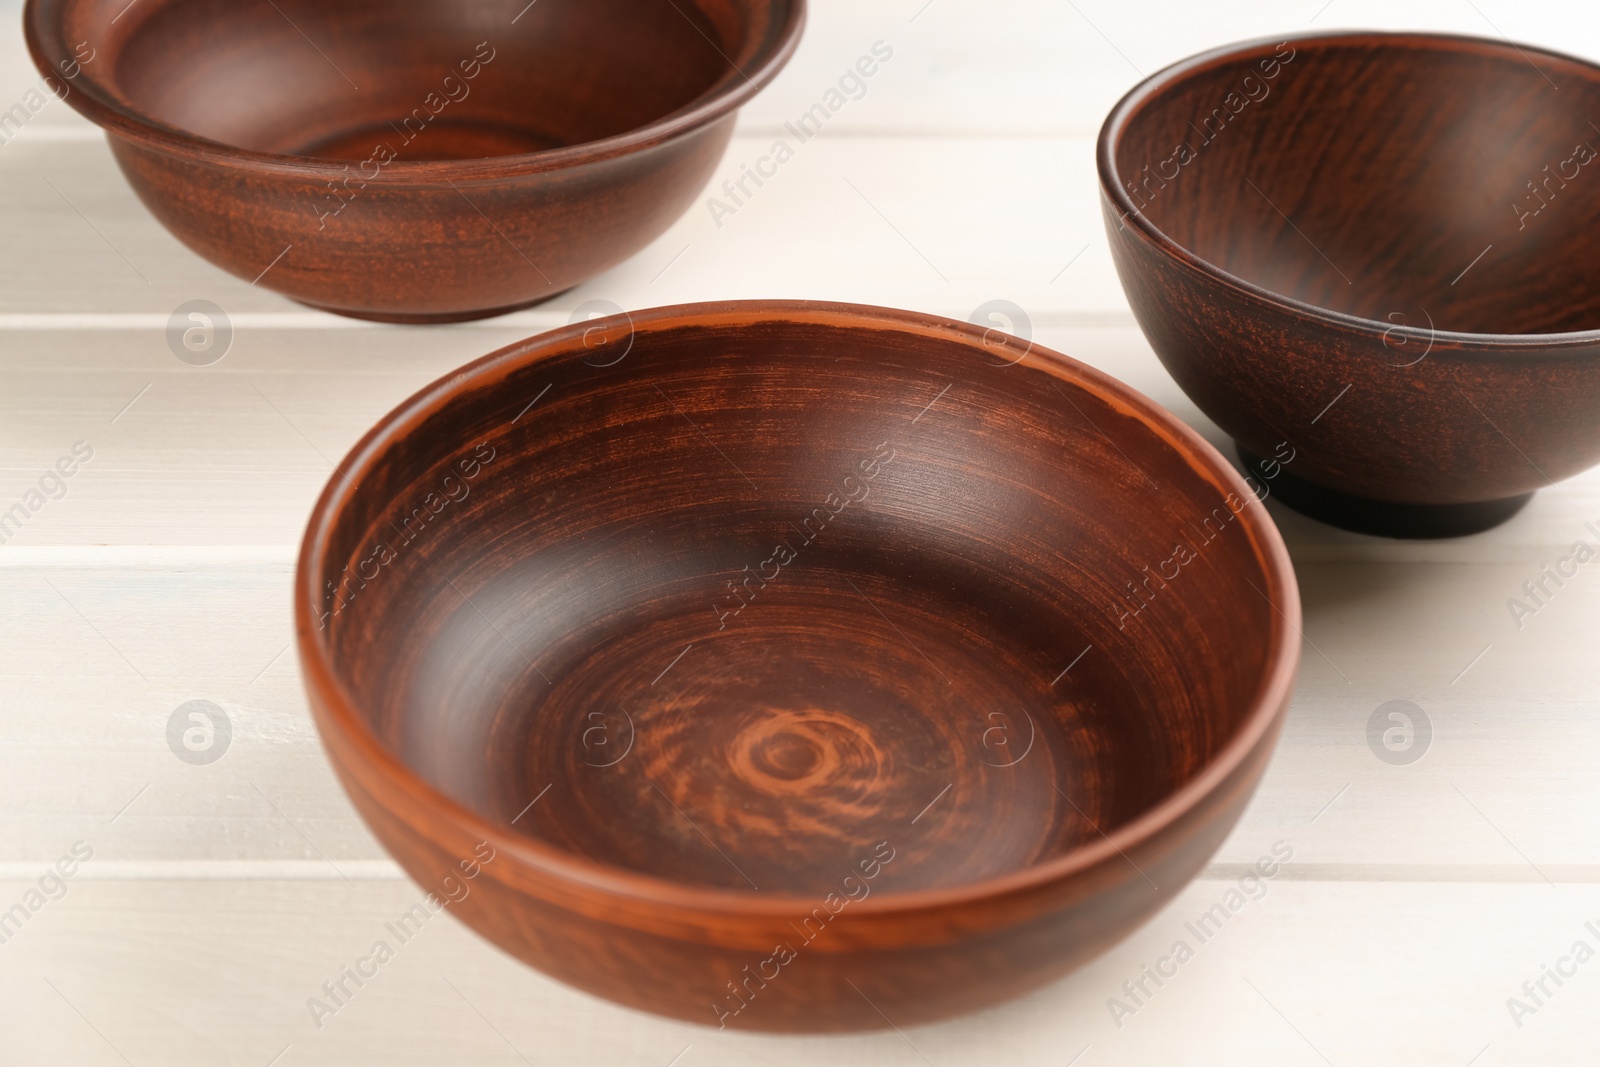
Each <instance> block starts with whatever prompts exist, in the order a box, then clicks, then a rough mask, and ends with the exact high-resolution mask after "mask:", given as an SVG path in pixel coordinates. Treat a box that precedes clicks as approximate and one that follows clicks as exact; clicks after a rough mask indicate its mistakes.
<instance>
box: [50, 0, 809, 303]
mask: <svg viewBox="0 0 1600 1067" xmlns="http://www.w3.org/2000/svg"><path fill="white" fill-rule="evenodd" d="M804 7H805V0H538V3H529V2H528V0H473V2H471V3H444V2H440V0H339V2H338V3H325V2H318V0H140V2H139V3H136V4H129V3H128V2H127V0H28V4H27V7H26V9H25V13H24V21H25V24H26V30H27V37H28V46H29V48H30V49H31V50H32V52H33V57H34V61H35V63H37V64H38V66H39V68H40V70H41V71H43V72H45V73H46V74H47V75H49V76H50V78H51V84H52V86H53V87H56V88H57V92H58V95H61V94H65V96H66V100H67V102H68V103H70V104H71V105H72V106H74V107H76V108H77V109H78V110H79V111H81V112H83V113H84V114H85V115H87V116H88V117H89V118H90V119H92V120H94V121H95V122H96V123H98V124H100V125H101V126H103V127H105V129H106V131H107V133H108V134H109V136H110V141H111V147H112V150H113V152H114V153H115V155H116V157H117V161H118V163H120V164H121V166H122V170H123V173H124V174H126V175H127V177H128V181H129V182H130V183H131V184H132V185H133V188H134V190H135V191H136V192H137V193H138V194H139V197H140V199H142V200H143V201H144V203H145V205H146V206H147V207H148V208H149V209H150V210H151V212H152V213H154V214H155V216H156V217H157V218H158V219H160V220H161V222H162V224H163V225H165V226H166V227H167V228H168V229H169V230H171V231H172V232H173V233H174V234H175V235H176V236H177V237H178V238H179V239H180V240H181V241H183V242H184V243H185V244H187V245H188V246H189V247H190V248H192V249H194V250H195V251H196V252H198V253H199V254H200V255H202V256H204V257H205V258H207V259H209V260H211V261H212V262H213V263H215V264H217V265H218V266H220V267H223V268H224V269H226V270H229V271H231V272H233V273H234V274H237V275H238V276H240V277H241V278H246V279H250V280H253V281H257V282H258V283H259V284H260V285H262V286H265V287H266V288H269V289H275V290H277V291H278V292H280V293H284V294H285V295H287V296H290V297H293V298H294V299H296V300H300V301H303V302H304V303H307V304H312V305H316V306H318V307H323V308H326V309H328V310H331V311H337V312H340V313H342V314H346V315H353V316H356V317H359V318H373V319H384V320H389V321H395V322H439V321H449V320H453V319H468V318H478V317H482V316H485V315H492V314H496V313H498V312H501V311H507V310H510V309H512V308H514V307H519V306H523V305H527V304H530V303H534V302H537V301H539V300H543V299H545V298H548V297H550V296H553V295H554V294H556V293H558V292H560V291H561V290H563V289H567V288H569V287H571V286H573V285H576V284H578V283H579V282H581V281H583V280H584V279H586V278H588V277H590V276H592V275H594V274H596V273H598V272H600V271H602V270H605V269H606V268H608V267H611V266H613V265H615V264H617V263H619V262H621V261H622V260H623V259H625V258H627V257H628V256H630V255H632V254H633V253H634V252H636V251H638V250H639V249H640V248H642V247H644V246H645V245H646V244H648V243H649V242H650V241H651V240H652V239H654V238H655V237H656V236H658V235H659V234H660V233H661V232H662V231H664V230H665V229H666V228H667V227H668V226H669V225H670V224H671V223H672V221H673V220H674V219H676V218H677V217H678V216H679V215H680V214H681V213H682V212H683V210H684V209H685V208H686V207H687V206H688V205H689V204H690V203H691V202H692V201H693V199H694V198H695V196H696V195H697V194H698V192H699V190H700V189H701V188H703V187H704V185H705V183H706V181H707V179H708V178H709V177H710V175H711V172H712V170H713V169H714V168H715V166H716V164H717V162H718V160H720V159H721V157H722V154H723V150H724V148H725V147H726V145H727V143H728V138H729V136H730V135H731V134H732V132H733V124H734V118H735V111H736V109H737V108H738V107H739V106H740V105H741V104H742V103H744V102H745V101H746V100H748V99H750V97H752V96H753V95H755V93H756V92H757V91H758V90H759V89H760V88H761V87H762V86H763V85H765V84H766V83H767V82H768V81H770V80H771V79H772V78H773V76H774V75H776V73H777V72H778V70H779V69H780V68H781V67H782V66H783V64H784V63H785V62H786V61H787V60H788V58H789V55H790V53H791V52H792V51H793V50H794V47H795V45H796V43H797V42H798V40H799V36H800V30H801V24H802V22H803V21H804Z"/></svg>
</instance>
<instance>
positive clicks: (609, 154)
mask: <svg viewBox="0 0 1600 1067" xmlns="http://www.w3.org/2000/svg"><path fill="white" fill-rule="evenodd" d="M75 2H78V0H25V4H24V6H23V11H22V22H23V30H24V36H25V37H26V39H27V44H28V52H29V54H30V55H31V56H32V58H33V62H34V66H35V67H36V68H38V70H39V72H40V73H41V74H42V75H44V76H46V77H50V78H55V79H57V80H59V79H60V77H61V75H59V74H58V73H57V70H58V66H59V64H60V63H63V62H70V61H72V60H73V59H74V56H72V55H71V54H69V53H68V52H65V51H63V50H62V48H61V46H62V45H64V44H65V42H64V41H62V40H61V38H60V33H59V24H60V20H59V15H60V13H61V12H62V11H63V10H65V9H66V7H67V6H68V5H69V4H72V3H75ZM683 2H687V3H689V4H691V5H692V6H698V5H696V4H695V0H683ZM750 2H751V4H752V6H754V7H757V8H762V7H764V8H767V9H769V10H777V9H779V7H780V5H786V6H787V8H788V17H787V18H786V19H785V20H784V21H783V22H782V23H781V24H775V25H774V29H773V32H772V33H770V34H769V35H768V38H767V40H766V41H765V42H764V44H763V46H762V47H759V48H757V49H755V50H754V51H753V52H752V53H751V55H752V56H753V57H754V60H755V61H754V62H750V61H748V60H747V61H746V63H744V64H742V65H741V64H737V63H735V62H734V60H733V59H731V58H730V57H729V56H728V54H727V53H726V52H723V50H722V48H721V46H720V45H718V43H717V42H715V41H711V42H710V43H711V46H712V47H713V48H715V49H716V50H717V51H718V52H719V53H720V54H721V55H722V58H723V60H724V61H725V63H726V65H727V69H726V70H724V71H723V73H722V76H721V77H719V78H718V79H717V80H716V81H715V82H713V83H712V84H711V85H710V86H708V87H707V88H706V89H704V90H702V91H701V92H700V93H699V94H698V95H696V96H695V97H694V98H693V99H691V100H689V101H687V102H686V103H684V104H682V105H681V106H679V107H677V108H674V109H673V110H672V111H669V112H668V113H667V114H665V115H662V116H659V117H658V118H656V119H653V120H651V121H650V122H647V123H645V124H644V125H642V126H636V127H634V128H633V129H631V130H625V131H623V132H622V133H618V134H613V135H611V136H609V137H602V138H599V139H597V140H593V141H584V142H581V143H579V144H574V145H564V146H562V147H560V148H548V149H544V150H542V151H539V152H523V153H518V154H514V155H504V156H485V157H482V158H474V159H426V160H424V159H413V160H405V159H395V160H393V161H391V162H389V163H386V164H384V165H383V166H382V167H381V168H379V171H378V174H377V175H376V176H375V177H372V178H368V177H367V176H366V175H365V174H363V175H362V180H363V181H366V182H368V183H369V184H376V185H382V184H393V185H405V184H416V183H430V182H432V183H439V184H444V183H447V182H448V181H449V180H450V179H494V178H507V177H516V176H521V175H527V174H541V173H545V172H548V171H554V170H562V169H565V168H568V167H577V166H582V165H584V164H588V163H598V162H601V161H604V160H608V159H615V158H617V157H619V156H625V155H628V154H630V153H632V152H637V151H640V150H643V149H646V148H650V147H653V146H655V145H658V144H662V143H664V142H666V141H670V140H673V139H675V138H677V137H681V136H683V135H685V134H688V133H692V132H694V131H696V130H698V129H701V128H703V127H705V126H709V125H711V124H712V123H714V122H716V121H717V120H718V119H721V118H723V117H725V116H727V115H729V114H731V113H732V112H734V111H735V110H737V109H738V108H740V107H742V106H744V105H745V104H746V103H748V102H749V101H750V99H751V98H752V97H754V96H755V95H756V94H757V93H758V92H760V91H761V90H762V89H764V88H765V87H766V86H767V85H768V83H770V82H771V81H772V80H773V79H774V78H775V77H777V75H778V72H779V71H781V70H782V69H783V68H784V66H785V65H786V64H787V63H788V62H789V59H790V58H791V57H792V56H793V55H794V52H795V49H796V48H797V47H798V46H799V44H800V37H801V34H802V31H803V30H804V29H805V23H806V7H807V4H808V2H809V0H750ZM673 6H674V7H677V3H676V2H675V3H674V4H673ZM679 13H680V14H683V12H682V11H681V10H680V11H679ZM118 17H120V16H118ZM684 18H686V19H687V18H688V16H687V15H684ZM690 24H691V25H694V23H693V21H692V20H690ZM698 28H699V27H698V26H696V29H698ZM702 36H704V34H702ZM707 40H708V41H709V40H710V39H709V38H707ZM737 54H739V53H738V52H735V55H737ZM71 84H72V88H73V91H72V92H70V93H69V94H68V95H67V96H66V97H64V99H65V100H66V101H67V103H68V104H69V105H70V106H72V107H73V108H74V109H76V110H77V111H78V112H80V113H81V114H83V115H84V116H85V117H86V118H88V119H89V120H90V121H91V122H93V123H95V124H96V125H97V126H100V127H101V128H102V129H104V130H105V131H106V132H107V133H109V134H112V135H115V136H117V137H121V138H124V139H126V140H129V141H133V142H135V143H137V144H140V145H143V146H145V147H149V148H154V149H158V150H162V151H166V152H170V153H175V154H177V155H181V156H188V157H192V158H197V159H201V160H203V161H205V162H208V163H212V164H215V165H220V166H231V167H240V168H247V169H250V170H252V171H256V172H266V173H274V174H280V175H285V176H292V177H300V178H305V177H308V176H309V177H312V178H314V179H317V180H322V179H330V180H331V179H332V178H336V177H343V176H345V175H346V174H347V173H348V171H349V169H350V167H351V166H352V163H353V161H352V160H348V159H346V160H338V159H332V158H329V157H323V156H300V155H286V154H283V153H278V152H260V151H256V150H254V149H249V148H241V147H239V146H237V145H230V144H227V143H226V142H223V141H215V140H212V139H211V138H209V137H202V136H200V135H199V134H196V133H191V132H190V131H188V130H184V129H182V128H180V127H177V126H171V125H168V124H167V123H164V122H162V121H160V120H159V119H156V118H154V117H153V116H149V115H146V114H144V113H143V112H140V111H138V110H135V109H134V108H131V107H129V106H127V105H125V104H123V103H122V102H120V101H119V100H118V99H117V97H116V95H115V93H113V92H111V91H110V90H109V89H108V88H107V84H108V83H106V82H104V81H102V80H100V79H98V78H96V77H94V76H93V75H92V73H91V68H90V67H87V66H85V67H83V69H82V71H81V72H80V74H79V75H78V77H76V78H74V79H72V82H71Z"/></svg>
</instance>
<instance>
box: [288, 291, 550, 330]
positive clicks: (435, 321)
mask: <svg viewBox="0 0 1600 1067" xmlns="http://www.w3.org/2000/svg"><path fill="white" fill-rule="evenodd" d="M575 288H577V286H573V285H569V286H567V287H566V288H565V289H557V290H556V291H555V292H553V293H546V294H544V295H542V296H536V297H534V298H533V299H532V300H525V301H523V302H522V303H520V304H508V305H506V306H505V307H497V308H484V309H483V310H481V311H439V312H422V313H418V314H410V313H407V312H403V311H355V310H352V309H350V308H336V307H330V306H328V305H327V304H314V303H312V302H311V301H309V300H301V301H298V303H300V304H303V305H304V306H306V307H308V308H315V309H316V310H318V311H326V312H328V314H330V315H343V316H344V317H345V318H347V319H360V320H362V321H363V322H392V323H396V324H398V325H401V326H443V325H446V324H448V323H452V322H476V321H477V320H479V319H492V318H495V317H496V316H499V315H509V314H511V313H512V312H513V311H523V310H526V309H527V308H531V307H537V306H538V305H540V304H543V303H544V302H546V301H547V300H554V299H555V298H556V297H558V296H560V295H561V294H562V293H566V292H570V291H571V290H573V289H575ZM291 299H293V298H292V297H291Z"/></svg>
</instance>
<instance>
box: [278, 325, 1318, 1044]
mask: <svg viewBox="0 0 1600 1067" xmlns="http://www.w3.org/2000/svg"><path fill="white" fill-rule="evenodd" d="M296 618H297V625H298V633H299V636H298V641H299V650H300V655H301V659H302V663H303V666H304V669H305V678H306V682H307V687H308V691H309V695H310V699H311V703H312V707H313V708H314V711H315V714H316V718H317V722H318V725H319V728H320V730H321V733H322V737H323V741H324V743H325V745H326V748H327V751H328V754H329V757H330V758H331V760H332V762H333V764H334V767H335V768H336V770H337V771H338V773H339V775H340V777H341V779H342V781H343V783H344V785H345V787H346V789H347V790H348V791H349V793H350V795H351V797H352V798H353V800H354V801H355V804H356V806H357V807H358V808H359V810H360V811H361V813H362V814H363V816H364V817H365V818H366V819H367V821H368V823H369V824H370V825H371V827H372V829H373V830H374V831H375V832H376V834H377V835H378V836H379V838H380V839H381V840H382V841H383V842H384V843H385V845H386V846H387V847H388V848H389V849H390V850H391V851H392V852H393V854H394V855H395V856H396V857H397V858H398V859H399V860H400V862H401V863H402V864H403V865H404V866H405V867H406V869H407V870H408V871H409V872H410V873H411V874H412V876H413V877H414V878H416V879H417V880H418V881H419V882H420V883H421V884H423V885H425V886H434V885H437V884H439V883H440V881H441V879H443V878H445V877H447V876H449V875H450V874H451V872H453V871H456V870H458V868H459V867H460V865H461V864H462V863H463V862H471V861H472V857H473V856H474V855H475V853H476V852H477V850H479V849H482V848H485V847H486V848H489V849H490V850H492V852H493V854H494V855H495V857H496V858H495V860H494V862H493V863H489V864H483V865H482V869H481V873H478V874H477V878H476V881H475V882H474V888H473V890H472V892H471V894H470V896H468V897H466V899H464V900H462V901H460V902H459V903H458V904H456V905H455V906H454V908H453V909H452V910H453V911H454V913H455V914H457V915H459V916H460V917H461V918H462V919H463V920H465V921H466V922H468V923H469V924H471V925H472V926H474V927H475V928H477V929H478V930H479V931H480V932H482V933H483V934H484V935H485V936H486V937H488V938H489V939H490V940H492V941H494V942H495V943H496V944H498V945H500V946H501V947H502V948H504V949H506V950H507V951H509V952H512V953H514V954H516V955H517V956H519V957H521V958H522V959H524V960H526V961H528V962H529V963H532V964H533V965H535V966H537V967H539V968H541V969H543V970H545V971H547V972H549V973H550V974H553V975H555V976H557V977H559V978H561V979H563V980H565V981H567V982H570V983H573V984H575V985H577V986H580V987H582V988H584V989H587V990H590V991H592V992H595V993H597V994H599V995H601V996H605V997H609V998H612V999H614V1000H617V1001H620V1002H622V1003H625V1004H629V1005H632V1006H635V1007H639V1008H644V1009H647V1010H650V1011H655V1012H661V1013H664V1014H668V1015H673V1016H677V1017H680V1018H683V1019H687V1020H690V1021H693V1022H696V1023H702V1024H708V1025H713V1026H731V1027H741V1028H754V1029H786V1030H826V1029H853V1028H866V1027H878V1026H883V1025H885V1021H884V1020H885V1015H884V1014H880V1011H881V1012H883V1013H887V1015H888V1017H890V1018H893V1019H894V1020H896V1022H898V1023H909V1022H914V1021H921V1020H930V1019H936V1018H940V1017H943V1016H946V1015H949V1014H952V1013H955V1012H959V1011H964V1010H968V1009H972V1008H976V1007H979V1006H982V1005H985V1004H989V1003H993V1002H995V1001H998V1000H1001V999H1003V998H1006V997H1009V996H1012V995H1014V994H1017V993H1020V992H1022V991H1024V990H1027V989H1029V988H1032V987H1035V986H1038V985H1039V984H1041V983H1044V982H1047V981H1049V980H1050V979H1051V978H1053V977H1055V976H1058V975H1060V974H1062V973H1063V972H1065V971H1066V970H1068V969H1070V968H1072V967H1073V966H1075V965H1077V964H1079V963H1081V962H1082V961H1084V960H1085V959H1087V958H1089V957H1090V956H1092V955H1094V954H1095V953H1096V952H1098V951H1100V950H1102V949H1104V948H1105V947H1107V946H1108V945H1110V944H1111V943H1112V942H1114V941H1115V940H1117V939H1118V938H1120V937H1122V936H1123V935H1124V934H1126V933H1127V932H1128V931H1129V930H1130V929H1132V928H1133V927H1134V926H1135V925H1137V924H1138V923H1140V922H1141V921H1142V920H1144V919H1145V918H1147V917H1148V916H1149V915H1150V914H1151V913H1152V912H1153V911H1155V910H1156V909H1157V908H1159V907H1160V906H1161V905H1162V903H1163V902H1164V901H1166V900H1167V899H1169V898H1170V897H1171V896H1172V895H1173V894H1174V893H1176V892H1177V891H1178V890H1179V889H1180V888H1181V887H1182V886H1183V885H1184V884H1185V882H1186V881H1187V880H1188V879H1189V878H1191V877H1192V876H1193V875H1194V874H1195V872H1196V871H1198V870H1199V869H1200V867H1201V866H1202V865H1203V864H1204V863H1205V862H1206V860H1207V858H1208V857H1209V856H1210V855H1211V854H1212V852H1213V850H1214V849H1215V848H1216V847H1217V845H1218V844H1219V843H1220V842H1221V841H1222V839H1223V837H1224V836H1225V835H1226V834H1227V832H1228V830H1229V828H1230V827H1231V826H1232V825H1233V823H1234V821H1235V820H1236V819H1237V817H1238V815H1239V813H1240V811H1241V810H1242V808H1243V806H1244V804H1245V802H1246V800H1247V799H1248V797H1249V796H1250V794H1251V791H1252V789H1253V788H1254V786H1255V783H1256V781H1257V779H1258V778H1259V776H1260V774H1261V772H1262V770H1263V768H1264V766H1265V764H1266V761H1267V759H1268V756H1269V754H1270V752H1271V749H1272V745H1273V742H1274V739H1275V737H1276V734H1277V731H1278V726H1279V723H1280V720H1281V717H1282V715H1283V712H1284V709H1285V706H1286V703H1287V700H1288V696H1289V687H1290V683H1291V679H1292V675H1293V672H1294V669H1295V665H1296V662H1297V650H1298V637H1297V628H1298V625H1299V623H1298V619H1299V601H1298V596H1297V592H1296V588H1295V583H1294V578H1293V574H1292V572H1291V570H1290V566H1289V562H1288V558H1287V556H1286V554H1285V551H1284V549H1283V546H1282V543H1281V541H1280V540H1279V538H1278V535H1277V532H1276V530H1275V528H1274V527H1273V526H1272V524H1271V521H1270V520H1269V519H1268V518H1267V517H1266V514H1265V511H1264V509H1263V508H1262V507H1261V505H1260V504H1259V503H1257V502H1256V501H1255V499H1254V497H1253V495H1252V490H1251V488H1250V487H1247V485H1246V484H1245V482H1244V481H1242V480H1241V479H1240V478H1239V477H1238V476H1237V475H1236V474H1235V473H1234V472H1233V471H1232V470H1231V468H1229V467H1228V466H1227V464H1226V463H1225V462H1224V461H1223V460H1222V459H1221V457H1219V456H1218V455H1217V454H1216V452H1215V451H1214V450H1213V449H1212V448H1210V446H1208V445H1206V444H1205V443H1204V442H1203V441H1201V440H1200V439H1199V438H1198V437H1197V436H1196V435H1195V434H1194V433H1192V432H1191V431H1189V430H1188V429H1187V428H1185V427H1184V426H1182V425H1181V424H1180V423H1179V422H1177V420H1175V419H1174V418H1173V417H1172V416H1171V415H1169V414H1167V413H1166V412H1165V411H1163V410H1162V409H1160V408H1159V407H1157V406H1156V405H1154V404H1153V403H1152V402H1150V401H1149V400H1146V399H1145V398H1143V397H1142V396H1139V395H1138V394H1136V393H1134V392H1132V391H1131V390H1129V389H1128V388H1127V387H1125V386H1123V385H1121V384H1120V383H1118V382H1116V381H1114V380H1112V379H1110V378H1107V377H1106V376H1104V375H1102V374H1100V373H1098V372H1096V371H1094V370H1092V369H1090V368H1088V367H1085V366H1083V365H1082V364H1079V363H1076V362H1075V361H1073V360H1071V359H1068V358H1066V357H1064V356H1061V355H1057V354H1056V353H1053V352H1049V351H1047V350H1045V349H1042V348H1038V347H1033V348H1029V347H1028V346H1027V345H1025V344H1024V343H1022V342H1019V341H1016V340H1015V339H1011V338H1008V337H1006V336H1003V335H999V334H996V333H990V334H987V335H986V334H984V333H983V332H982V331H980V330H979V329H977V328H975V327H972V326H969V325H966V324H958V323H954V322H951V321H948V320H944V319H940V318H937V317H934V316H928V315H917V314H911V313H907V312H894V311H886V310H882V309H874V308H863V307H854V306H848V305H833V304H809V303H733V304H721V305H697V306H691V307H679V308H665V309H657V310H653V311H648V312H638V313H635V314H634V315H633V316H632V317H631V318H629V317H619V318H615V319H609V320H600V321H597V322H595V323H593V324H590V325H587V326H577V327H571V328H567V329H564V330H559V331H556V332H553V333H550V334H546V335H543V336H541V337H536V338H533V339H531V340H529V341H525V342H523V343H521V344H518V345H515V346H512V347H511V348H508V349H504V350H502V351H500V352H498V353H495V354H494V355H492V356H489V357H486V358H485V359H483V360H480V361H479V362H477V363H474V364H471V365H469V366H468V367H466V368H464V369H463V370H462V371H460V372H459V373H457V374H454V375H452V376H450V377H449V378H446V379H443V380H441V381H439V382H437V383H435V384H434V385H432V386H430V387H428V388H427V389H425V390H423V391H422V392H421V393H419V394H417V395H416V396H415V397H413V398H411V399H410V400H409V401H407V402H406V403H405V404H403V405H402V406H401V407H400V408H399V409H397V410H396V411H394V412H393V413H391V414H390V415H389V416H387V417H386V418H385V419H384V420H382V422H381V423H380V424H379V425H378V426H377V428H376V429H374V430H373V431H372V432H371V433H369V434H368V436H367V437H366V438H365V439H364V440H363V441H362V442H361V443H360V444H359V445H358V446H357V447H356V449H355V450H354V452H353V453H352V454H351V455H350V456H349V457H348V458H347V459H346V460H345V462H344V463H343V464H341V466H340V470H339V473H338V474H337V475H336V476H335V478H334V479H333V481H332V482H331V483H330V484H329V486H328V488H327V490H326V492H325V493H324V495H323V497H322V499H321V501H320V502H319V503H318V505H317V507H316V510H315V513H314V515H313V517H312V520H311V524H310V528H309V529H308V531H307V534H306V538H305V541H304V545H303V549H302V555H301V558H300V564H299V573H298V579H297V594H296Z"/></svg>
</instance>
